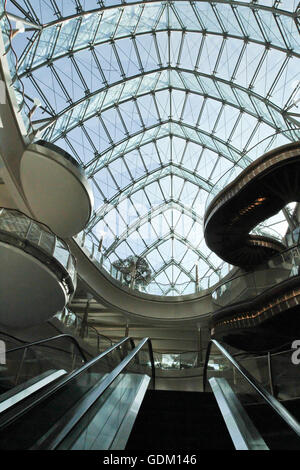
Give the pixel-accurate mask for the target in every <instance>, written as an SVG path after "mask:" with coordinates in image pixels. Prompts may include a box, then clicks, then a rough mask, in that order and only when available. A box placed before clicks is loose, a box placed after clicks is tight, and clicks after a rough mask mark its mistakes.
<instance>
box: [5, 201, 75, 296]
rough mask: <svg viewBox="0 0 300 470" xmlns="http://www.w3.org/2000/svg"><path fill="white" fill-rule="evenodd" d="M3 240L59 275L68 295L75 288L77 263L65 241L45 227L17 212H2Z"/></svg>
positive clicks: (9, 210) (7, 210) (12, 210)
mask: <svg viewBox="0 0 300 470" xmlns="http://www.w3.org/2000/svg"><path fill="white" fill-rule="evenodd" d="M0 240H1V241H3V242H4V243H8V244H12V245H15V246H17V247H18V248H20V249H23V250H24V251H26V252H28V253H30V254H31V255H32V256H34V257H36V258H37V259H39V260H40V261H41V262H43V263H46V264H47V267H49V269H52V270H53V271H55V272H56V274H58V275H59V277H60V278H61V280H62V281H63V284H64V285H65V287H66V290H67V292H68V294H73V293H74V292H75V289H76V279H77V278H76V261H75V258H74V256H73V255H72V254H71V252H70V249H69V247H68V245H67V243H66V242H64V241H63V240H62V239H60V238H58V237H57V236H56V235H55V234H54V233H53V232H52V231H51V230H50V229H49V228H48V227H47V226H46V225H44V224H42V223H40V222H37V221H35V220H33V219H31V218H30V217H28V216H26V215H25V214H23V213H22V212H19V211H17V210H14V209H4V208H1V209H0Z"/></svg>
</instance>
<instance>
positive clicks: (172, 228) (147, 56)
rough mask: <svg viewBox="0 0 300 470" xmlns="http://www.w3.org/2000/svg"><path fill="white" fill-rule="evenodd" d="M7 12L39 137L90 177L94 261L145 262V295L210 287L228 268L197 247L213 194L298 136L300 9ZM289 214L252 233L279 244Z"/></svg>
mask: <svg viewBox="0 0 300 470" xmlns="http://www.w3.org/2000/svg"><path fill="white" fill-rule="evenodd" d="M2 3H3V2H2ZM297 8H298V10H297ZM6 11H7V14H8V16H7V20H8V21H9V22H10V23H11V24H12V26H13V28H15V29H17V30H18V31H19V34H15V35H14V37H13V39H12V45H13V48H14V51H15V54H16V56H17V63H16V67H17V77H18V79H20V80H21V82H22V84H23V87H24V98H25V101H26V103H27V105H28V106H29V107H32V103H33V100H35V101H34V102H35V103H36V102H37V101H36V99H38V100H39V102H40V106H39V107H38V109H37V110H35V113H34V114H33V115H32V117H31V123H32V126H33V128H34V129H35V131H36V136H35V137H36V139H41V138H42V139H45V140H48V141H51V142H53V143H55V144H56V145H59V146H61V147H62V148H64V149H65V150H67V151H68V152H69V153H71V154H72V155H73V156H74V157H75V158H76V159H77V160H78V162H80V163H82V165H83V166H84V167H85V170H86V172H87V174H88V176H89V178H90V180H91V184H92V186H93V191H94V198H95V210H94V214H93V216H92V218H91V221H90V223H89V226H88V227H87V229H86V231H85V232H86V236H87V237H88V239H89V240H90V242H91V243H92V242H94V243H95V244H96V245H99V244H100V247H101V254H102V258H101V259H102V262H103V265H104V266H106V267H107V266H110V268H109V269H110V272H112V266H114V263H116V261H122V260H123V261H124V260H126V259H127V258H128V257H131V256H133V257H135V259H139V258H142V259H144V260H146V261H147V263H148V266H149V268H150V270H151V276H150V278H149V279H148V284H147V288H144V290H145V291H146V292H148V293H152V294H158V295H184V294H189V293H192V292H195V289H196V290H197V289H203V288H207V287H209V286H211V285H213V284H214V283H216V282H217V281H218V280H219V279H220V278H221V277H222V276H224V274H225V273H227V272H228V269H229V267H228V266H226V265H225V264H224V263H223V261H222V260H220V259H219V258H218V257H217V256H216V255H215V254H214V253H211V252H210V250H209V249H208V248H207V247H206V245H205V241H204V238H203V225H202V219H203V215H204V210H205V206H206V203H207V199H208V196H209V195H210V197H211V196H212V195H214V194H215V193H216V191H217V190H219V189H220V181H222V179H221V178H222V177H223V175H224V174H228V175H231V179H232V178H233V177H234V176H236V175H237V174H238V173H239V172H240V171H242V169H243V168H245V167H246V166H247V165H248V164H249V163H251V161H253V160H254V159H255V158H257V157H259V156H260V155H261V154H262V153H263V152H264V151H265V150H266V149H268V148H270V145H271V146H272V145H273V146H274V145H275V144H276V145H280V144H282V143H284V142H289V141H291V140H297V139H299V135H300V133H299V127H300V126H299V123H300V117H299V109H298V105H299V102H300V76H299V75H300V73H299V70H300V66H299V57H300V29H299V28H300V26H299V6H298V4H297V2H295V1H293V0H281V1H278V0H275V1H274V0H256V1H252V2H249V1H230V0H216V1H214V2H210V1H203V0H202V1H187V0H186V1H162V2H160V1H153V0H148V1H131V0H129V1H126V0H121V1H117V0H103V1H96V0H89V1H80V0H65V1H59V0H19V1H14V0H11V1H7V4H6ZM291 129H294V130H293V131H292V130H291ZM295 129H296V130H295ZM297 129H298V130H297ZM283 131H285V132H283ZM286 131H288V132H286ZM270 136H273V137H270ZM267 138H269V139H267ZM264 139H266V140H264ZM262 141H263V143H261V142H262ZM218 182H219V184H217V183H218ZM289 214H290V212H289V211H288V210H285V211H281V212H280V213H279V214H277V215H276V216H274V217H273V218H272V219H271V220H269V221H266V222H265V223H264V224H261V225H260V226H259V227H257V228H256V229H255V230H256V231H258V232H259V233H268V234H272V235H273V236H276V237H282V236H283V235H284V234H285V232H286V229H287V219H288V218H289ZM103 260H104V261H103ZM144 287H145V286H144Z"/></svg>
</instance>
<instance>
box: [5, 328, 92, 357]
mask: <svg viewBox="0 0 300 470" xmlns="http://www.w3.org/2000/svg"><path fill="white" fill-rule="evenodd" d="M60 338H69V339H70V340H71V341H72V342H73V343H74V344H75V345H76V347H77V348H78V351H79V352H80V354H81V356H82V358H83V359H84V362H87V358H86V355H85V354H84V352H83V350H82V348H81V347H80V345H79V343H78V341H77V340H76V338H75V337H74V336H72V335H70V334H67V333H63V334H61V335H56V336H51V337H50V338H44V339H40V340H38V341H33V342H31V343H25V342H24V344H22V346H17V347H16V348H12V349H8V350H7V351H6V354H8V353H11V352H15V351H19V350H21V349H27V348H30V347H32V346H38V345H40V344H43V343H48V342H50V341H54V340H56V339H60ZM18 341H22V340H18Z"/></svg>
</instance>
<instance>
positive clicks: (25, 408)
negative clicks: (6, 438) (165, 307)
mask: <svg viewBox="0 0 300 470" xmlns="http://www.w3.org/2000/svg"><path fill="white" fill-rule="evenodd" d="M127 341H129V342H130V344H131V347H132V348H134V347H135V344H134V341H133V339H132V338H130V337H128V336H126V337H125V338H123V339H121V341H119V342H118V343H116V344H114V345H113V346H111V347H109V348H108V349H106V350H105V351H104V352H102V353H101V354H99V355H98V356H96V357H95V358H93V359H91V360H90V361H88V362H86V363H85V364H83V365H82V366H81V367H79V368H78V369H76V370H74V371H73V372H71V373H70V374H68V375H67V376H64V377H62V378H61V379H60V380H59V381H58V382H56V383H55V384H53V385H52V386H49V387H48V388H47V390H45V391H43V392H41V393H40V394H39V395H38V396H37V397H35V398H34V399H33V400H32V401H30V403H28V404H25V403H23V405H22V408H21V409H18V410H16V411H15V412H14V413H12V414H11V415H9V416H7V417H4V418H3V419H2V420H0V430H1V428H3V427H5V426H7V425H9V424H10V423H11V422H12V421H15V420H16V419H18V418H19V417H20V416H21V415H23V414H24V413H26V412H27V411H28V410H30V409H31V408H33V407H34V406H36V405H38V404H39V403H41V402H42V401H43V400H45V399H47V398H48V397H50V396H51V395H53V394H54V393H55V392H57V391H58V390H59V389H61V388H62V387H64V386H65V385H66V384H68V383H69V382H71V381H72V380H73V379H75V378H76V377H78V376H79V375H81V374H83V373H84V372H85V371H86V370H87V369H89V368H90V367H92V366H93V365H94V364H95V363H96V362H98V361H99V360H100V359H103V358H104V357H105V356H107V355H108V354H110V353H111V352H112V351H114V350H115V349H118V348H119V347H120V346H122V345H123V344H124V343H126V342H127ZM149 344H150V345H149V353H150V360H151V366H152V376H153V374H154V380H155V369H154V359H153V353H152V356H151V352H152V345H151V343H149Z"/></svg>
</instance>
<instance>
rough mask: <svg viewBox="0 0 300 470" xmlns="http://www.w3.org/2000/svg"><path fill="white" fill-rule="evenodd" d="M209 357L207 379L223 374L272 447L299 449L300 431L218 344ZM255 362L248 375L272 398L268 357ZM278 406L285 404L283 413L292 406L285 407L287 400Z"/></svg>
mask: <svg viewBox="0 0 300 470" xmlns="http://www.w3.org/2000/svg"><path fill="white" fill-rule="evenodd" d="M210 358H211V360H210V361H209V363H208V370H207V379H208V380H209V379H210V378H212V377H216V378H218V377H222V378H225V379H226V380H227V382H228V383H229V385H230V386H231V388H232V390H233V392H234V393H235V394H236V396H237V397H238V399H239V401H240V402H241V404H242V405H243V406H244V408H245V410H246V412H247V414H248V416H249V417H250V419H251V420H252V422H253V424H254V425H255V427H256V428H257V430H258V431H259V433H260V435H261V436H262V438H263V439H264V441H265V442H266V444H267V446H268V447H269V449H271V450H273V449H274V450H275V449H276V450H298V449H300V437H299V435H297V433H296V432H295V431H294V430H293V429H291V427H289V425H288V424H287V423H286V422H285V421H284V420H283V419H282V417H280V416H279V414H277V412H276V411H275V410H274V409H273V408H272V407H271V406H269V405H268V404H267V402H266V400H265V399H264V398H263V397H262V396H261V395H260V393H259V392H258V390H256V389H255V388H254V387H252V386H251V385H250V383H249V382H248V380H247V379H246V378H245V377H244V376H243V375H242V374H241V373H240V372H239V370H238V369H237V368H235V367H234V366H233V364H232V363H231V362H230V361H229V360H228V359H227V358H226V357H225V356H224V355H223V354H221V353H220V350H219V349H218V348H217V347H214V346H213V347H212V351H211V355H210ZM250 361H251V359H248V360H247V361H244V362H245V363H246V364H247V365H248V366H249V363H250ZM236 362H238V364H239V365H242V364H241V362H240V361H239V360H237V361H236ZM252 362H253V363H252V369H251V374H250V373H249V372H248V373H247V375H248V377H249V378H250V379H253V380H254V382H256V383H258V385H259V386H260V387H261V389H262V390H265V392H266V393H267V394H270V396H271V399H272V397H273V395H272V394H271V393H270V392H271V389H270V387H268V384H267V365H266V359H265V358H264V360H263V358H258V361H255V359H254V358H253V359H252ZM246 364H245V365H246ZM261 364H262V365H263V367H262V368H261V367H260V365H261ZM274 398H275V397H274ZM279 406H283V408H282V412H283V414H284V413H285V408H286V411H287V410H288V409H289V406H285V402H282V403H281V402H279ZM299 406H300V403H299V404H298V407H299ZM287 413H288V411H287ZM294 416H295V414H294V413H293V416H292V418H293V417H294ZM286 418H287V420H289V416H288V415H286ZM295 423H296V424H295ZM294 424H295V426H294V427H295V428H296V427H297V421H296V419H295V420H294ZM298 429H299V431H300V425H298Z"/></svg>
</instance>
